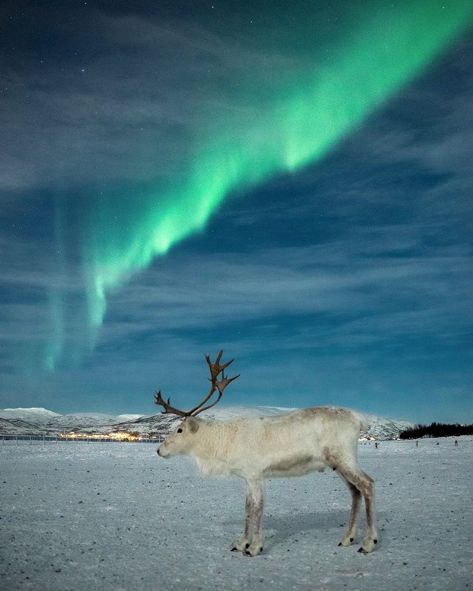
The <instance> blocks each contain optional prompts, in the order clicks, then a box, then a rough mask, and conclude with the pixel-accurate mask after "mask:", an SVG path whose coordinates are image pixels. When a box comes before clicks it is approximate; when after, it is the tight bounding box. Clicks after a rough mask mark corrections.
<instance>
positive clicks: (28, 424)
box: [0, 406, 413, 439]
mask: <svg viewBox="0 0 473 591" xmlns="http://www.w3.org/2000/svg"><path fill="white" fill-rule="evenodd" d="M288 410H294V409H287V408H280V407H272V406H259V407H239V406H238V407H223V408H219V409H212V410H211V411H207V412H206V413H203V416H205V417H206V418H210V419H219V420H228V419H234V418H237V417H241V416H244V417H255V416H277V415H279V414H281V413H283V412H287V411H288ZM364 416H365V417H366V418H367V420H368V422H369V428H368V430H367V432H366V433H364V434H363V435H364V436H365V437H370V438H373V439H397V438H398V437H399V433H400V432H401V431H404V430H405V429H408V428H410V427H412V426H413V423H410V422H408V421H395V420H392V419H387V418H384V417H378V416H374V415H364ZM177 421H179V417H175V416H173V415H167V414H161V413H160V414H157V415H151V416H143V415H139V414H125V415H108V414H102V413H74V414H67V415H61V414H59V413H57V412H53V411H51V410H47V409H45V408H6V409H3V410H0V436H1V435H18V436H20V435H26V436H28V435H29V436H39V437H41V436H55V435H61V434H65V433H68V434H70V433H75V434H77V435H81V436H86V435H97V434H103V435H104V436H108V435H109V434H110V433H117V432H118V433H134V434H136V435H138V436H140V437H142V438H151V439H159V438H162V437H164V436H165V435H166V434H167V433H168V432H169V431H170V430H171V429H172V428H173V425H174V424H175V423H176V422H177Z"/></svg>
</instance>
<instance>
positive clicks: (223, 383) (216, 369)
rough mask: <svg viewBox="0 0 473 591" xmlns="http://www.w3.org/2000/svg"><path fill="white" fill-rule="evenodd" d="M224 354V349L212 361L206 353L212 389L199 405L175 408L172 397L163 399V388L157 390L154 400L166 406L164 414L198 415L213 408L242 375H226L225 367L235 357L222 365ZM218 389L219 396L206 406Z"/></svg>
mask: <svg viewBox="0 0 473 591" xmlns="http://www.w3.org/2000/svg"><path fill="white" fill-rule="evenodd" d="M222 355H223V350H221V351H219V353H218V355H217V358H216V360H215V362H212V360H211V359H210V355H208V354H207V355H205V360H206V361H207V365H208V366H209V370H210V383H211V386H210V390H209V392H208V394H207V395H206V396H204V398H203V399H202V400H201V402H199V404H198V405H197V406H194V408H192V409H191V410H189V411H183V410H179V409H178V408H175V407H174V406H171V404H170V402H171V399H170V398H168V399H167V401H166V400H164V399H163V397H162V395H161V390H159V391H158V392H156V394H155V396H154V401H155V404H159V405H160V406H162V407H163V408H164V411H163V414H167V413H169V414H175V415H178V416H181V417H189V416H196V415H198V414H199V413H201V412H203V411H204V410H208V409H209V408H212V406H215V405H216V404H217V402H218V401H219V400H220V399H221V398H222V394H223V391H224V390H225V388H226V387H227V386H228V384H231V382H233V381H234V380H236V379H237V378H238V377H240V375H237V376H234V377H233V378H227V377H226V376H225V369H226V368H227V367H228V366H229V365H230V364H231V363H233V361H234V359H230V361H227V362H226V363H223V364H222V365H221V364H220V361H221V359H222ZM220 374H221V377H220V379H219V376H220ZM216 391H218V395H217V398H216V399H215V400H214V401H213V402H212V403H211V404H208V405H207V406H204V405H205V404H206V403H207V402H209V400H210V399H211V398H212V396H213V395H214V394H215V392H216Z"/></svg>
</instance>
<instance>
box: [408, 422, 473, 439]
mask: <svg viewBox="0 0 473 591" xmlns="http://www.w3.org/2000/svg"><path fill="white" fill-rule="evenodd" d="M452 435H454V436H459V435H473V425H460V424H459V423H455V424H447V423H430V425H416V426H415V427H411V428H410V429H406V430H405V431H401V433H399V438H400V439H417V438H419V437H425V436H427V437H449V436H452Z"/></svg>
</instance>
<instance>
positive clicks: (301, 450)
mask: <svg viewBox="0 0 473 591" xmlns="http://www.w3.org/2000/svg"><path fill="white" fill-rule="evenodd" d="M222 355H223V351H220V352H219V354H218V355H217V358H216V360H215V362H212V361H211V359H210V357H209V355H206V356H205V359H206V361H207V364H208V366H209V370H210V382H211V385H210V390H209V392H208V394H207V395H206V396H205V397H204V398H203V399H202V401H201V402H200V403H199V404H198V405H197V406H195V407H194V408H192V409H191V410H189V411H182V410H179V409H177V408H175V407H173V406H171V403H170V402H171V401H170V399H169V398H168V400H167V401H166V400H164V399H163V397H162V395H161V391H158V392H157V393H156V394H155V403H156V404H158V405H160V406H162V407H163V408H164V411H163V413H171V414H175V415H178V416H181V417H183V420H182V421H181V422H180V423H179V424H178V425H177V428H176V429H175V430H174V431H173V432H172V433H171V434H170V435H169V436H168V437H167V439H166V440H165V441H164V442H163V443H162V444H161V445H160V446H159V448H158V450H157V453H158V455H159V456H161V457H162V458H169V457H171V456H175V455H178V454H188V455H191V456H192V457H193V458H194V459H195V461H196V462H197V465H198V466H199V468H200V470H201V471H202V472H203V473H204V474H207V475H225V476H228V475H235V476H239V477H241V478H243V479H244V480H245V481H246V504H245V509H246V519H245V528H244V532H243V535H242V536H241V537H240V538H239V539H238V540H236V541H235V542H234V544H233V545H232V547H231V549H232V550H233V551H239V552H242V553H243V554H245V555H247V556H256V555H257V554H260V553H261V552H262V551H263V537H262V516H263V503H264V480H265V479H266V478H274V477H284V476H301V475H304V474H308V473H309V472H313V471H319V472H323V471H324V469H325V468H332V469H333V470H336V471H337V473H338V474H339V475H340V476H341V478H342V479H343V480H344V481H345V483H346V485H347V486H348V488H349V490H350V492H351V496H352V506H351V515H350V521H349V524H348V527H347V530H346V532H345V535H344V536H343V538H342V540H341V541H340V543H339V544H338V545H339V546H350V545H351V544H352V542H353V541H354V539H355V533H356V519H357V515H358V510H359V507H360V501H361V497H362V496H363V497H364V500H365V507H366V517H367V523H368V529H367V534H366V537H365V539H364V541H363V544H362V545H361V547H360V548H359V550H358V551H359V552H364V553H368V552H372V551H373V550H374V548H375V545H376V544H377V542H378V535H377V531H376V524H375V505H374V481H373V479H372V478H371V477H370V476H368V474H366V473H365V472H363V471H362V470H361V469H360V468H359V467H358V463H357V448H358V438H359V435H360V431H361V429H362V428H364V427H366V424H365V423H364V420H363V418H362V417H361V416H360V415H358V414H357V413H355V412H353V411H351V410H348V409H344V408H332V407H314V408H306V409H303V410H296V411H290V412H287V413H284V414H282V415H280V416H276V417H261V418H239V419H236V420H230V421H213V420H206V419H202V418H196V415H198V414H199V413H201V412H203V411H205V410H208V409H209V408H212V407H213V406H215V405H216V404H217V403H218V402H219V400H220V399H221V398H222V395H223V392H224V390H225V388H226V387H227V386H228V385H229V384H230V383H231V382H233V381H234V380H236V379H237V378H238V377H239V376H238V375H237V376H234V377H232V378H228V377H226V376H225V370H226V368H227V367H228V366H229V365H230V364H231V363H232V362H233V361H234V360H233V359H231V360H230V361H227V362H226V363H221V359H222ZM212 398H214V400H213V401H212Z"/></svg>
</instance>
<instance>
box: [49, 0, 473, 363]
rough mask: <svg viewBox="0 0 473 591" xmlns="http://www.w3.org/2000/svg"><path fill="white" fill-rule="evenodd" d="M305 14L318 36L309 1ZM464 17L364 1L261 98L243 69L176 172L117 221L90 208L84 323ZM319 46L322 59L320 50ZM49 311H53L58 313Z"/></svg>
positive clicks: (455, 6)
mask: <svg viewBox="0 0 473 591" xmlns="http://www.w3.org/2000/svg"><path fill="white" fill-rule="evenodd" d="M308 16H309V18H312V19H313V25H314V36H317V10H316V9H315V5H314V7H313V14H309V15H308ZM472 16H473V6H472V4H471V3H470V2H468V1H458V0H457V1H455V2H451V3H450V4H447V5H446V4H445V3H432V2H430V0H417V1H414V2H408V3H407V2H406V3H401V5H395V7H393V6H392V3H390V2H389V3H384V2H381V3H380V2H375V3H373V2H371V3H366V5H365V6H364V8H363V9H362V10H360V13H359V14H356V15H351V14H349V12H347V13H346V14H342V16H341V18H342V21H343V19H346V21H347V22H342V23H341V25H338V26H337V27H336V28H337V29H339V31H338V32H339V34H340V38H339V39H337V38H335V40H334V41H333V42H330V41H328V42H326V44H324V46H323V47H321V48H317V47H316V48H315V49H314V55H313V56H311V58H312V59H311V63H309V64H308V65H306V64H304V67H303V68H302V69H301V71H298V72H297V74H296V75H294V74H293V73H292V72H287V71H283V72H281V79H282V82H283V83H281V84H279V83H277V84H275V85H274V88H273V89H272V92H270V93H269V94H268V96H265V94H266V92H265V90H266V89H263V92H261V89H260V88H259V81H258V80H257V79H253V78H252V76H251V75H250V76H249V79H248V80H246V81H245V83H246V88H244V89H242V90H241V91H240V93H239V96H238V97H236V99H235V101H236V103H237V104H236V105H235V108H234V112H233V113H230V114H228V113H225V115H224V117H219V118H218V119H217V121H213V120H206V121H204V122H203V123H202V128H203V129H205V130H206V131H205V132H204V133H203V134H202V135H203V137H198V138H193V141H194V146H193V149H192V152H191V154H190V159H189V160H188V161H186V162H185V164H184V170H183V172H182V177H183V178H178V179H176V178H172V180H171V182H170V183H169V184H165V185H164V186H157V187H156V188H154V189H153V190H151V192H150V195H146V196H145V198H144V203H140V202H139V201H137V200H133V201H132V205H131V207H130V206H127V207H126V208H125V212H124V216H123V219H122V223H119V224H115V223H114V222H112V224H110V219H111V218H113V215H114V212H115V211H116V206H115V199H116V195H113V194H112V195H111V197H110V198H109V199H104V202H103V203H99V205H98V206H97V208H95V209H94V210H93V211H92V212H91V213H92V217H93V222H92V224H91V226H90V227H89V228H87V229H86V231H85V236H84V238H83V240H84V244H85V252H84V267H85V274H86V282H87V291H88V308H89V323H90V325H91V327H94V326H97V325H100V324H101V322H102V320H103V315H104V313H105V309H106V294H107V291H108V290H109V289H111V288H115V287H117V286H119V285H120V284H121V283H122V282H123V281H126V280H127V279H128V278H129V277H130V275H131V274H132V273H134V272H136V271H137V270H140V269H142V268H143V267H146V266H147V265H149V264H150V262H151V261H152V260H153V258H154V257H155V256H159V255H163V254H165V253H166V252H168V250H169V249H170V248H171V247H172V246H173V245H174V244H176V243H178V242H179V241H181V240H183V239H184V238H186V237H187V236H189V235H190V234H192V233H193V232H197V231H200V230H202V228H203V227H204V226H205V224H206V223H207V220H208V219H209V216H211V215H212V213H213V212H214V211H215V210H216V208H217V207H218V206H219V205H220V204H221V202H222V201H223V200H224V199H225V198H226V197H228V196H229V195H231V194H232V192H235V191H242V190H245V189H247V188H249V187H251V186H252V185H255V184H258V183H262V182H264V181H265V180H266V179H268V178H269V177H271V176H273V175H278V174H282V173H285V172H287V171H291V172H295V171H297V170H298V169H300V168H301V167H303V166H304V165H306V164H308V163H310V162H313V161H316V160H318V159H320V158H322V157H323V156H324V154H325V153H326V152H327V150H329V149H330V147H331V146H333V145H334V144H335V143H336V142H337V141H338V140H339V139H340V138H342V137H343V136H344V135H345V134H347V133H349V131H350V130H351V129H353V128H354V127H356V126H357V125H359V124H360V122H361V121H362V120H363V119H364V117H366V116H367V115H368V114H369V113H370V112H372V110H373V109H376V108H377V107H378V106H379V105H380V104H381V103H382V102H383V101H384V100H386V99H387V98H389V97H390V96H391V95H392V94H393V93H395V92H396V91H397V90H398V89H399V88H400V86H401V85H402V84H405V83H406V82H407V81H408V80H409V79H410V78H411V77H412V76H414V75H416V74H419V73H420V72H421V71H422V69H423V68H425V67H426V66H428V65H429V64H430V62H431V61H432V59H434V58H435V57H436V56H437V55H438V53H439V52H441V51H442V50H443V49H444V48H445V46H446V45H447V44H448V43H449V42H451V41H452V40H453V39H454V38H455V36H456V35H458V34H459V33H461V32H462V31H463V30H464V29H465V28H466V26H468V24H469V23H470V20H471V17H472ZM342 33H343V34H342ZM327 50H328V51H329V52H330V55H331V58H330V60H327V59H324V56H323V51H327ZM314 64H317V65H316V66H314ZM278 74H279V73H278ZM57 316H58V315H57V314H56V311H54V312H53V317H54V318H56V321H57ZM59 322H60V320H59ZM51 365H54V362H51Z"/></svg>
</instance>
